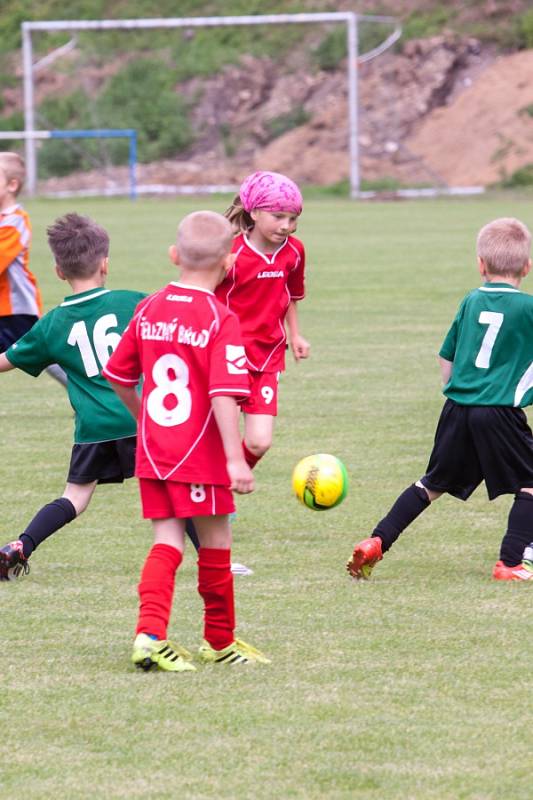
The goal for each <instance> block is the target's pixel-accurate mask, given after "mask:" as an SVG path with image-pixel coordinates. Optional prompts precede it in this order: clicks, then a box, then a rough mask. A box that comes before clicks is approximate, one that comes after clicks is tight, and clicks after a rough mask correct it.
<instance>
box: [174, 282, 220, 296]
mask: <svg viewBox="0 0 533 800" xmlns="http://www.w3.org/2000/svg"><path fill="white" fill-rule="evenodd" d="M169 286H179V288H180V289H194V291H195V292H205V293H206V294H212V295H214V294H215V293H214V292H212V291H211V290H210V289H205V288H204V287H203V286H192V285H191V284H190V283H180V282H179V281H170V284H169Z"/></svg>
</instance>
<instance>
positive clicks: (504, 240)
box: [477, 217, 531, 276]
mask: <svg viewBox="0 0 533 800" xmlns="http://www.w3.org/2000/svg"><path fill="white" fill-rule="evenodd" d="M530 251H531V233H530V231H529V229H528V228H527V227H526V225H524V223H523V222H520V220H519V219H515V218H514V217H500V219H495V220H493V221H492V222H489V223H488V224H487V225H484V226H483V228H481V230H480V232H479V234H478V237H477V254H478V256H479V258H481V259H483V262H484V264H485V266H486V267H487V270H488V272H490V273H491V274H492V275H514V276H518V275H520V273H521V272H522V270H523V269H524V267H525V266H526V264H527V263H528V261H529V257H530Z"/></svg>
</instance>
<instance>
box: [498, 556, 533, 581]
mask: <svg viewBox="0 0 533 800" xmlns="http://www.w3.org/2000/svg"><path fill="white" fill-rule="evenodd" d="M492 577H493V578H494V580H495V581H533V570H530V569H529V568H528V567H527V566H526V565H525V564H524V562H522V563H521V564H517V565H516V566H515V567H507V566H506V565H505V564H504V563H503V561H497V562H496V564H495V565H494V569H493V570H492Z"/></svg>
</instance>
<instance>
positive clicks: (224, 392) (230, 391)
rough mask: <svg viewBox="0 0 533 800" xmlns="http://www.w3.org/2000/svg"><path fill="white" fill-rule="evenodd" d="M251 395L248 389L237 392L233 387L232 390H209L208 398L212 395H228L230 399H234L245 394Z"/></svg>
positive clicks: (222, 388)
mask: <svg viewBox="0 0 533 800" xmlns="http://www.w3.org/2000/svg"><path fill="white" fill-rule="evenodd" d="M251 393H252V392H251V390H250V389H246V390H245V389H239V390H237V389H235V387H233V388H232V389H224V387H221V388H220V389H210V390H209V395H210V396H211V395H212V394H226V395H227V394H230V395H231V396H232V397H234V396H236V397H243V396H244V395H245V394H251Z"/></svg>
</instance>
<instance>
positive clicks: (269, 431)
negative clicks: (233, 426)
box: [242, 414, 275, 469]
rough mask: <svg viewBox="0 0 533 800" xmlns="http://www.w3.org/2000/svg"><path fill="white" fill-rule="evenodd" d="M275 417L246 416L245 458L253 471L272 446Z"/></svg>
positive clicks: (265, 415)
mask: <svg viewBox="0 0 533 800" xmlns="http://www.w3.org/2000/svg"><path fill="white" fill-rule="evenodd" d="M274 419H275V417H272V416H270V415H269V414H245V415H244V439H243V443H242V446H243V450H244V457H245V459H246V463H247V464H248V466H249V467H250V468H251V469H253V468H254V467H255V465H256V464H257V462H258V461H259V459H261V458H263V456H264V455H265V453H266V452H267V451H268V450H269V449H270V447H271V445H272V437H273V434H274Z"/></svg>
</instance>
